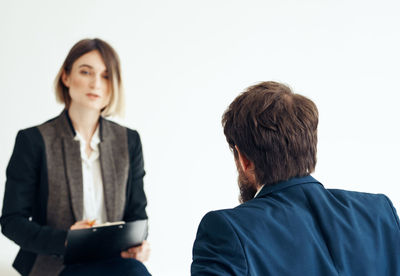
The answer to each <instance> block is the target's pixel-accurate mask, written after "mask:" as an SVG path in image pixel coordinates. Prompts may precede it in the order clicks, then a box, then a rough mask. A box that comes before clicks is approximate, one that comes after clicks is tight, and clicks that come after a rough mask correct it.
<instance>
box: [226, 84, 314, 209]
mask: <svg viewBox="0 0 400 276" xmlns="http://www.w3.org/2000/svg"><path fill="white" fill-rule="evenodd" d="M222 125H223V127H224V133H225V136H226V140H227V141H228V143H229V146H230V148H231V149H232V151H233V153H234V156H235V162H236V165H237V167H238V172H239V188H240V194H241V199H240V201H241V202H245V201H247V200H250V199H251V198H253V197H254V194H255V193H256V191H257V188H258V187H259V186H260V185H272V184H274V183H277V182H279V181H284V180H288V179H290V178H292V177H299V176H305V175H308V174H310V173H311V172H313V171H314V169H315V165H316V162H317V160H316V154H317V126H318V110H317V107H316V106H315V104H314V103H313V102H312V101H311V100H309V99H308V98H306V97H304V96H301V95H299V94H294V93H293V92H292V91H291V90H290V88H289V87H287V86H285V85H283V84H280V83H277V82H272V81H269V82H262V83H260V84H257V85H254V86H251V87H249V88H248V89H247V90H246V91H245V92H243V93H242V94H240V95H239V96H238V97H237V98H236V99H235V100H234V101H233V102H232V103H231V104H230V106H229V107H228V109H227V110H226V111H225V113H224V115H223V118H222Z"/></svg>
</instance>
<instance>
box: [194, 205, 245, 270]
mask: <svg viewBox="0 0 400 276" xmlns="http://www.w3.org/2000/svg"><path fill="white" fill-rule="evenodd" d="M247 274H248V268H247V262H246V258H245V254H244V250H243V247H242V245H241V242H240V240H239V237H238V236H237V235H236V232H235V230H234V229H233V227H232V225H231V223H230V222H229V221H228V219H227V218H226V217H225V215H224V214H223V213H222V212H221V211H213V212H209V213H208V214H206V215H205V216H204V218H203V219H202V221H201V222H200V225H199V228H198V231H197V236H196V240H195V242H194V245H193V262H192V266H191V275H247Z"/></svg>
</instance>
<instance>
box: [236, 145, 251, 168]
mask: <svg viewBox="0 0 400 276" xmlns="http://www.w3.org/2000/svg"><path fill="white" fill-rule="evenodd" d="M235 149H236V151H237V153H238V159H239V164H240V166H241V167H242V170H243V171H244V172H246V171H248V170H249V169H250V170H253V169H254V163H253V162H252V161H250V160H249V159H247V157H246V156H244V154H242V153H241V152H240V150H239V148H238V147H237V146H236V145H235Z"/></svg>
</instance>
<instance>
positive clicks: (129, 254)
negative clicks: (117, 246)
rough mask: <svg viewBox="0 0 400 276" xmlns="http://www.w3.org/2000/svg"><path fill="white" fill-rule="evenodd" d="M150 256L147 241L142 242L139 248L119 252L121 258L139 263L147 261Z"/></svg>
mask: <svg viewBox="0 0 400 276" xmlns="http://www.w3.org/2000/svg"><path fill="white" fill-rule="evenodd" d="M149 256H150V244H149V243H148V242H147V241H143V243H142V244H141V245H139V246H135V247H131V248H129V249H127V250H126V251H122V252H121V257H122V258H126V259H129V258H132V259H136V260H138V261H140V262H142V263H143V262H145V261H147V260H148V259H149Z"/></svg>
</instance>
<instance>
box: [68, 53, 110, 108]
mask: <svg viewBox="0 0 400 276" xmlns="http://www.w3.org/2000/svg"><path fill="white" fill-rule="evenodd" d="M62 81H63V83H64V85H65V86H66V87H68V88H69V95H70V97H71V106H72V105H73V106H74V107H76V108H83V109H92V110H93V109H94V110H97V111H101V110H102V109H103V108H104V107H105V106H107V104H108V103H109V101H110V81H109V79H108V72H107V69H106V65H105V64H104V61H103V58H102V57H101V55H100V53H99V52H98V51H97V50H93V51H91V52H88V53H86V54H84V55H82V56H81V57H79V58H78V59H77V60H76V61H75V62H74V63H73V64H72V69H71V71H70V73H69V74H68V75H67V74H66V73H65V72H64V74H63V76H62Z"/></svg>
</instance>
